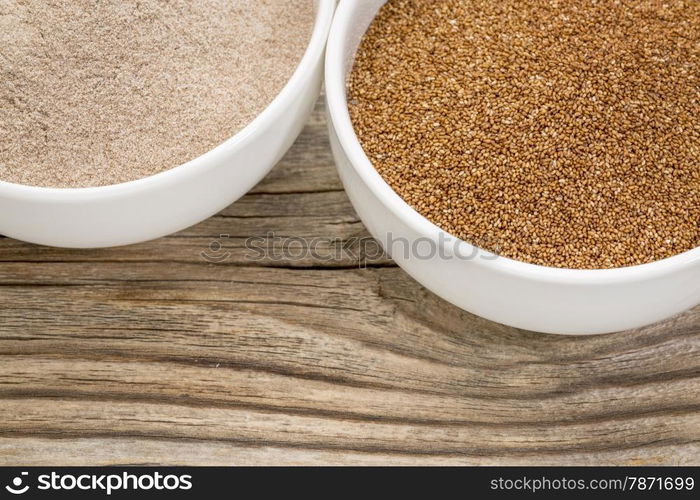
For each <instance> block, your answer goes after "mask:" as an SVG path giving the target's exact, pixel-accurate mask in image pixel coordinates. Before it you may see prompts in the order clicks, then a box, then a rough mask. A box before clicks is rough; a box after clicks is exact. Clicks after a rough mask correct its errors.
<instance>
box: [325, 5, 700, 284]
mask: <svg viewBox="0 0 700 500" xmlns="http://www.w3.org/2000/svg"><path fill="white" fill-rule="evenodd" d="M353 1H354V0H353ZM352 13H353V11H352V2H351V1H350V0H340V4H339V6H338V8H337V9H336V13H335V17H334V20H333V25H332V26H331V30H330V34H329V37H328V44H327V47H326V67H325V72H326V76H325V85H326V102H327V106H328V116H329V125H330V126H332V127H333V130H334V131H335V134H336V136H337V138H338V144H339V146H340V148H341V149H342V150H343V152H344V153H345V155H346V156H347V158H348V160H349V163H350V165H351V166H352V168H353V169H354V171H355V173H356V174H357V175H358V176H359V177H360V179H361V180H362V181H363V183H364V184H365V185H366V186H367V188H368V189H369V190H370V191H371V192H372V193H373V195H374V196H375V197H377V199H378V200H380V202H381V203H382V204H383V205H384V206H385V207H386V208H387V209H388V210H389V211H390V212H391V213H393V214H394V215H395V216H396V217H398V219H399V220H400V221H401V222H402V223H403V224H405V225H406V226H407V227H409V228H410V229H411V230H413V231H415V232H416V233H418V234H419V235H421V236H422V237H426V238H429V239H431V240H432V241H434V242H436V244H437V245H442V244H443V242H444V241H445V238H447V239H448V240H449V239H452V240H457V242H458V243H457V245H458V248H459V253H460V255H471V256H473V257H474V258H473V259H471V260H470V261H469V262H470V263H474V264H476V265H480V266H483V267H485V268H489V269H490V270H492V271H494V272H500V273H505V274H509V275H514V276H519V277H523V278H527V279H530V280H534V281H540V282H556V283H562V284H575V285H604V284H607V283H625V282H627V283H629V282H635V281H639V280H642V279H650V278H653V277H656V276H661V275H667V274H670V273H673V272H677V271H680V270H683V269H686V268H688V267H690V266H691V265H693V264H700V247H695V248H693V249H690V250H688V251H686V252H683V253H681V254H678V255H674V256H672V257H668V258H665V259H662V260H658V261H654V262H650V263H646V264H638V265H635V266H627V267H620V268H612V269H567V268H557V267H548V266H542V265H538V264H531V263H528V262H522V261H518V260H515V259H511V258H508V257H503V256H499V257H498V258H494V254H493V253H491V252H488V251H486V250H483V249H481V248H479V247H477V246H475V245H472V244H471V243H468V242H466V241H464V240H461V239H459V238H457V237H456V236H453V235H451V234H449V233H447V232H446V231H444V230H443V229H441V228H439V227H438V226H436V225H435V224H433V223H432V222H430V221H429V220H428V219H427V218H425V217H424V216H423V215H421V214H420V213H419V212H417V211H416V210H415V209H414V208H413V207H411V206H410V205H409V204H408V203H406V202H405V201H404V200H403V199H402V198H401V197H400V196H399V195H398V194H397V193H396V192H395V191H394V190H393V189H392V188H391V186H389V184H388V183H387V182H386V181H385V180H384V179H383V178H382V176H381V175H380V174H379V173H378V172H377V170H376V169H375V168H374V166H373V165H372V162H371V161H370V159H369V157H368V156H367V155H366V153H365V152H364V149H363V148H362V146H361V144H360V141H359V138H358V137H357V134H356V133H355V129H354V127H353V125H352V121H351V118H350V112H349V110H348V103H347V96H346V77H347V75H346V70H345V62H346V61H345V47H346V45H345V44H346V42H347V41H348V38H349V31H350V28H351V27H352V26H353V23H352V21H353V19H352ZM443 249H444V250H446V251H448V249H446V248H444V247H443ZM448 253H449V252H448Z"/></svg>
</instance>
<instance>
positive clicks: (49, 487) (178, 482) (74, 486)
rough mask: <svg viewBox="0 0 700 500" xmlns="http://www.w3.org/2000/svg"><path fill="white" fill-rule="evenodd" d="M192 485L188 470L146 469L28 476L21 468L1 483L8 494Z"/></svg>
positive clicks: (188, 487) (109, 492)
mask: <svg viewBox="0 0 700 500" xmlns="http://www.w3.org/2000/svg"><path fill="white" fill-rule="evenodd" d="M191 489H192V476H191V475H189V474H161V473H160V472H148V473H131V472H119V473H114V472H113V473H106V474H70V473H65V474H63V473H59V472H55V471H53V472H50V473H46V474H39V475H37V476H36V477H34V478H32V477H31V476H30V474H29V472H27V471H22V472H20V473H19V474H18V475H16V476H15V477H14V478H12V480H11V481H10V484H7V485H6V486H5V491H7V492H8V493H10V494H12V495H17V496H19V495H24V494H25V493H27V492H31V491H33V492H74V493H76V494H77V493H78V492H80V493H87V492H92V493H98V494H105V495H108V496H109V495H112V494H113V493H115V492H129V491H132V492H139V491H159V492H163V493H165V492H168V491H170V492H173V491H189V490H191Z"/></svg>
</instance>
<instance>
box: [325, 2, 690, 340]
mask: <svg viewBox="0 0 700 500" xmlns="http://www.w3.org/2000/svg"><path fill="white" fill-rule="evenodd" d="M385 1H386V0H363V1H361V2H358V1H355V0H341V2H340V4H339V6H338V9H337V11H336V15H335V20H334V22H333V27H332V28H331V34H330V37H329V41H328V47H327V49H326V95H327V101H328V113H329V127H330V133H331V145H332V147H333V153H334V156H335V160H336V163H337V165H338V170H339V172H340V176H341V179H342V181H343V184H344V186H345V189H346V190H347V192H348V195H349V196H350V200H351V201H352V203H353V205H354V207H355V209H356V211H357V212H358V214H359V215H360V217H361V218H362V220H363V222H364V223H365V225H366V226H367V228H368V229H369V231H370V232H371V233H372V235H373V236H374V237H375V238H377V240H379V241H380V243H382V245H383V246H384V247H385V249H386V250H387V251H388V252H389V253H390V254H391V255H392V257H393V258H394V260H395V261H396V262H397V263H398V264H399V265H400V266H401V267H402V268H403V269H404V270H405V271H406V272H407V273H408V274H410V275H411V276H413V278H415V279H416V280H417V281H419V282H420V283H421V284H422V285H424V286H425V287H426V288H428V289H430V290H431V291H433V292H434V293H436V294H437V295H439V296H440V297H442V298H444V299H446V300H448V301H449V302H451V303H453V304H455V305H456V306H458V307H460V308H462V309H465V310H467V311H470V312H473V313H475V314H478V315H479V316H483V317H485V318H487V319H490V320H493V321H497V322H499V323H503V324H506V325H511V326H515V327H519V328H524V329H528V330H535V331H540V332H548V333H566V334H593V333H608V332H614V331H619V330H625V329H629V328H635V327H640V326H643V325H647V324H650V323H654V322H656V321H659V320H662V319H664V318H667V317H669V316H672V315H674V314H676V313H679V312H681V311H683V310H685V309H688V308H690V307H692V306H694V305H696V304H698V303H700V248H696V249H694V250H691V251H689V252H686V253H684V254H682V255H678V256H675V257H672V258H670V259H665V260H662V261H658V262H654V263H651V264H645V265H641V266H635V267H628V268H621V269H611V270H590V271H588V270H585V271H583V270H571V269H555V268H549V267H542V266H536V265H532V264H526V263H523V262H518V261H515V260H511V259H507V258H503V257H497V258H494V257H495V256H493V255H492V254H489V253H488V252H485V251H483V250H480V249H478V248H475V247H473V246H472V245H470V244H468V243H466V242H464V241H460V240H456V239H455V238H453V237H451V236H450V235H448V234H447V233H445V232H444V231H442V230H441V229H440V228H438V227H437V226H435V225H433V224H432V223H431V222H429V221H428V220H427V219H425V218H424V217H422V216H421V215H420V214H418V213H417V212H416V211H415V210H413V209H412V208H411V207H410V206H409V205H408V204H406V203H405V202H404V201H403V200H402V199H401V198H400V197H399V196H398V195H397V194H396V193H395V192H394V191H393V190H392V189H391V188H390V187H389V185H388V184H386V182H384V180H383V179H382V178H381V176H380V175H379V174H378V173H377V171H376V170H375V169H374V167H373V166H372V164H371V163H370V161H369V159H368V158H367V156H366V155H365V153H364V151H363V150H362V147H361V145H360V143H359V141H358V139H357V136H356V135H355V132H354V130H353V127H352V123H351V121H350V116H349V113H348V108H347V100H346V78H347V76H348V72H349V71H350V69H351V67H352V63H353V58H354V55H355V53H356V52H357V47H358V45H359V42H360V39H361V37H362V35H363V34H364V33H365V31H366V30H367V27H368V26H369V25H370V23H371V22H372V20H373V18H374V16H375V15H376V13H377V11H378V10H379V8H380V7H381V6H382V5H383V4H384V3H385ZM406 246H408V248H409V251H408V252H405V251H404V250H405V247H406ZM388 247H389V248H388ZM411 247H413V249H412V250H411Z"/></svg>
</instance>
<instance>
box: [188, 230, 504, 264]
mask: <svg viewBox="0 0 700 500" xmlns="http://www.w3.org/2000/svg"><path fill="white" fill-rule="evenodd" d="M242 240H243V242H242V245H241V238H237V237H232V236H231V235H228V234H221V235H219V237H218V238H216V239H215V240H213V241H211V243H210V244H209V247H208V248H207V249H206V250H203V251H202V252H201V253H200V256H201V258H202V259H204V260H206V261H207V262H212V263H216V264H220V263H224V262H230V261H231V260H234V259H236V258H239V257H240V251H241V249H242V250H243V259H244V260H246V261H249V262H267V263H271V264H274V263H287V264H294V263H297V264H303V263H308V264H310V265H345V266H357V267H359V268H363V267H368V266H371V265H373V264H381V263H383V262H386V261H388V260H389V259H391V258H397V259H402V260H404V261H406V260H411V259H416V260H432V259H439V260H465V261H468V260H476V259H483V260H495V259H498V258H499V255H498V248H499V245H498V244H497V243H496V244H494V242H491V241H486V240H484V239H482V240H480V241H478V242H476V241H475V242H474V243H475V245H466V244H465V243H464V242H463V241H462V240H460V239H458V238H455V237H453V236H450V235H449V234H447V233H439V235H438V238H437V239H431V238H417V239H415V240H408V239H407V238H404V237H401V236H395V235H394V234H393V233H387V234H386V237H385V238H384V239H383V240H382V241H377V240H376V239H374V238H372V237H370V236H350V237H346V238H339V237H322V236H316V237H312V238H304V237H301V236H280V235H278V234H276V233H275V232H274V231H270V232H268V233H266V234H265V235H264V236H252V237H249V238H243V239H242ZM478 247H482V248H484V247H485V248H495V249H496V251H495V252H485V251H483V250H479V248H478ZM385 249H386V251H385Z"/></svg>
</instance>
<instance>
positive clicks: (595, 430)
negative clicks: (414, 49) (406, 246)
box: [0, 104, 700, 464]
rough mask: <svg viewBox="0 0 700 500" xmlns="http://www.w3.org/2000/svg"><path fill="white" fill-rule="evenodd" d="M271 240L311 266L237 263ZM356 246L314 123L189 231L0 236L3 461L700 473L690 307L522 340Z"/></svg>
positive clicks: (695, 326)
mask: <svg viewBox="0 0 700 500" xmlns="http://www.w3.org/2000/svg"><path fill="white" fill-rule="evenodd" d="M269 232H274V234H275V236H276V238H277V239H280V241H278V242H277V243H275V245H277V246H278V247H279V248H276V249H275V252H278V251H280V250H281V249H282V247H283V246H284V245H285V243H284V242H283V240H281V238H282V237H291V236H300V237H303V238H306V239H307V240H308V239H312V238H317V239H318V240H317V244H316V245H315V248H316V253H315V254H314V255H310V254H307V255H304V256H303V257H302V258H297V259H291V258H284V259H281V260H280V259H277V258H271V257H268V258H266V259H263V260H251V252H250V250H248V249H246V246H245V241H246V239H247V238H250V237H255V236H264V235H266V234H267V233H269ZM221 235H228V236H223V237H222V236H221ZM366 236H367V234H366V232H365V230H364V228H363V226H362V224H361V223H360V222H359V221H358V219H357V217H356V215H355V214H354V212H353V210H352V208H351V206H350V203H349V202H348V200H347V198H346V196H345V194H344V192H343V191H342V187H341V185H340V183H339V180H338V178H337V176H336V173H335V169H334V167H333V161H332V158H331V155H330V152H329V148H328V144H327V139H326V132H325V124H324V119H323V113H322V109H321V105H320V104H319V109H318V110H317V112H316V113H315V114H314V116H313V118H312V119H311V121H310V123H309V125H308V127H307V128H306V129H305V131H304V133H303V135H302V136H301V137H300V139H299V141H298V142H297V144H296V145H295V146H294V148H293V149H292V151H291V152H290V153H289V154H288V155H287V157H286V158H285V159H284V160H283V161H282V162H281V164H280V165H279V166H277V167H276V168H275V170H274V171H273V172H272V173H271V174H270V176H269V177H268V178H267V179H266V180H265V181H264V182H262V183H261V184H260V185H259V186H258V187H257V188H256V189H255V190H254V191H253V192H252V193H251V194H250V195H248V196H246V197H245V198H244V199H242V200H241V201H240V202H238V203H236V204H234V205H233V206H231V207H229V208H227V209H226V210H224V211H223V212H222V213H221V214H219V215H218V216H216V217H213V218H211V219H209V220H207V221H206V222H203V223H202V224H199V225H198V226H196V227H193V228H190V229H188V230H185V231H183V232H181V233H179V234H177V235H174V236H172V237H169V238H163V239H161V240H158V241H154V242H150V243H146V244H142V245H136V246H132V247H127V248H117V249H108V250H96V251H71V250H60V249H50V248H41V247H37V246H33V245H29V244H25V243H21V242H17V241H14V240H11V239H9V238H1V239H0V464H56V463H60V464H144V463H149V464H155V463H157V464H700V309H695V310H693V311H690V312H688V313H685V314H683V315H682V316H680V317H677V318H675V319H673V320H671V321H668V322H666V323H665V324H662V325H656V326H652V327H650V328H646V329H643V330H641V331H631V332H624V333H620V334H615V335H607V336H600V337H558V336H550V335H539V334H535V333H530V332H524V331H518V330H515V329H512V328H507V327H504V326H500V325H497V324H494V323H490V322H487V321H485V320H482V319H480V318H477V317H475V316H472V315H470V314H468V313H465V312H462V311H460V310H458V309H456V308H454V307H452V306H450V305H449V304H447V303H445V302H444V301H442V300H440V299H439V298H437V297H435V296H434V295H432V294H431V293H429V292H427V291H426V290H424V289H422V288H421V287H420V286H419V285H418V284H416V283H415V282H414V281H412V280H411V279H410V278H408V277H407V276H406V275H405V274H404V273H403V272H402V271H401V270H400V269H399V268H397V267H395V266H394V265H393V264H392V263H391V262H390V261H389V260H387V259H386V258H384V257H377V256H376V255H373V256H371V257H372V258H371V259H370V261H369V262H368V263H367V266H366V268H363V269H361V268H359V266H358V257H357V255H358V252H359V250H360V249H361V248H363V247H365V250H367V251H368V252H369V253H374V252H373V250H372V248H371V245H366V244H365V243H366V241H364V240H362V238H364V237H366ZM256 241H262V240H256ZM347 241H351V242H354V243H353V245H350V247H349V248H347V249H342V246H343V242H347ZM358 241H359V243H358ZM339 242H340V243H339ZM297 244H298V242H297V243H294V245H297ZM339 244H340V246H341V249H342V251H340V252H338V245H339ZM294 245H292V246H290V247H289V248H288V249H287V250H288V252H287V253H290V252H292V249H293V248H294ZM203 252H204V253H205V256H207V257H206V258H205V257H204V256H203ZM292 253H297V254H298V253H299V252H292ZM331 256H332V257H333V258H332V259H330V260H329V257H331ZM207 259H208V260H209V261H207ZM212 260H213V261H216V262H210V261H212Z"/></svg>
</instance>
